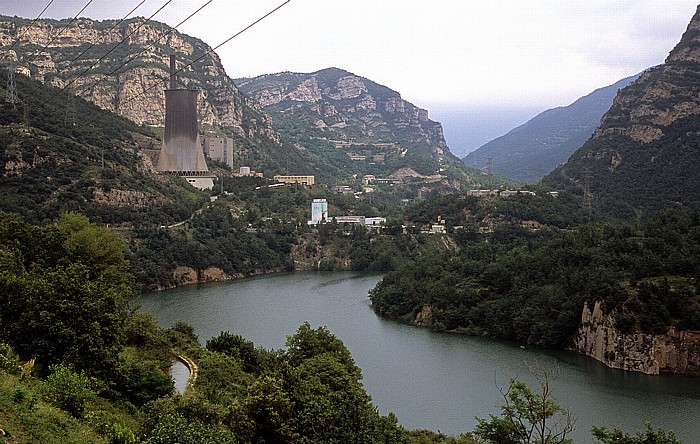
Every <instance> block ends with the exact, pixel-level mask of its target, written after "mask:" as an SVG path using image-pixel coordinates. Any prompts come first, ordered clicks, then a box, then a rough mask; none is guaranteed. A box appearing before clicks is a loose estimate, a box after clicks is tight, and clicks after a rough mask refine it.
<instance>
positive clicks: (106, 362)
mask: <svg viewBox="0 0 700 444" xmlns="http://www.w3.org/2000/svg"><path fill="white" fill-rule="evenodd" d="M0 245H1V246H0V265H2V266H1V267H0V306H2V307H3V310H1V311H0V339H2V340H4V341H6V342H8V343H9V344H10V345H12V346H13V348H14V349H15V351H16V352H17V353H18V354H19V355H20V356H21V357H22V358H23V359H29V358H32V357H36V359H37V364H38V366H40V368H41V369H43V370H46V369H48V367H49V366H50V365H52V364H57V363H61V362H65V363H66V364H69V365H72V366H73V367H74V368H75V370H76V371H81V370H85V371H89V372H91V373H92V374H101V373H102V374H106V373H105V371H108V370H110V369H113V367H114V365H115V364H116V362H117V355H118V353H119V350H120V347H121V340H122V334H121V326H122V324H123V323H124V320H125V319H126V317H127V314H128V301H129V297H130V296H131V287H130V285H129V283H130V279H131V277H130V275H129V274H128V273H127V272H126V270H127V267H128V264H127V262H126V261H125V260H124V256H123V253H122V248H123V245H122V243H121V241H120V240H119V238H118V236H117V235H115V234H114V233H111V232H109V231H108V230H106V229H104V228H99V227H96V226H94V225H92V224H90V222H89V221H88V220H87V218H85V217H84V216H80V215H77V214H71V213H68V214H63V215H61V217H60V218H59V219H58V220H57V221H56V223H55V224H53V225H49V226H46V227H41V228H39V227H31V226H28V225H27V224H24V223H21V222H18V221H17V220H16V219H13V218H12V217H8V216H6V215H0Z"/></svg>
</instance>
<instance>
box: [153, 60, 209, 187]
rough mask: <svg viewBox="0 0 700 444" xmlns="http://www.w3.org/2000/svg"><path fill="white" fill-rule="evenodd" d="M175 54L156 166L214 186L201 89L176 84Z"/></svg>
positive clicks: (171, 62)
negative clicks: (200, 116) (203, 137)
mask: <svg viewBox="0 0 700 444" xmlns="http://www.w3.org/2000/svg"><path fill="white" fill-rule="evenodd" d="M175 73H176V71H175V57H174V56H170V89H166V90H165V131H164V134H163V148H162V149H161V150H160V157H159V158H158V166H157V167H156V169H157V170H158V171H161V172H164V173H171V174H177V175H178V176H182V177H184V178H185V179H186V180H187V182H189V183H190V184H191V185H192V186H195V187H197V188H212V186H213V185H214V179H215V177H214V176H212V175H211V174H209V168H208V167H207V162H206V160H205V159H204V151H203V150H202V145H201V143H200V142H199V129H198V128H197V96H198V94H199V91H196V90H190V89H177V88H176V87H175V82H176V79H175Z"/></svg>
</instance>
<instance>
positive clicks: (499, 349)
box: [139, 272, 700, 443]
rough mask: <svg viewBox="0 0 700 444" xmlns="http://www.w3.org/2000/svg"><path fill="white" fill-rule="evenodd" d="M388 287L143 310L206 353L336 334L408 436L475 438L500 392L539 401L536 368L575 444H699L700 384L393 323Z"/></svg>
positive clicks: (297, 276)
mask: <svg viewBox="0 0 700 444" xmlns="http://www.w3.org/2000/svg"><path fill="white" fill-rule="evenodd" d="M380 279H381V275H373V274H358V273H351V272H333V273H311V272H309V273H306V272H304V273H282V274H274V275H266V276H261V277H254V278H248V279H242V280H239V281H234V282H228V283H215V284H206V285H200V286H187V287H181V288H177V289H174V290H168V291H164V292H160V293H150V294H145V295H142V296H141V297H140V299H139V302H140V303H141V310H142V311H146V312H149V313H152V314H153V315H154V316H155V318H156V319H157V320H158V322H159V323H160V324H161V325H162V326H164V327H170V326H172V325H173V324H175V323H176V322H178V321H184V322H187V323H188V324H190V325H192V326H193V327H194V328H195V330H196V332H197V334H198V336H199V339H200V342H202V343H203V344H204V343H205V342H206V340H207V339H209V338H211V337H212V336H216V335H218V334H219V333H221V332H222V331H230V332H231V333H233V334H240V335H241V336H243V337H244V338H246V339H248V340H251V341H253V342H254V343H255V345H256V346H262V347H264V348H268V349H279V348H283V347H284V342H285V340H286V337H287V336H289V335H292V334H294V333H295V332H296V330H297V328H298V327H299V325H301V324H302V323H303V322H305V321H308V322H309V323H310V324H311V326H312V327H314V328H316V327H318V326H326V327H328V329H329V330H330V331H331V332H332V333H333V334H334V335H336V336H337V337H339V338H340V339H341V340H342V341H343V342H344V343H345V345H346V347H347V348H348V349H349V350H350V352H351V353H352V356H353V358H354V359H355V362H356V363H357V365H358V366H359V367H360V368H361V369H362V374H363V380H362V383H363V384H364V386H365V388H366V390H367V392H368V393H369V394H370V395H371V396H372V400H373V402H374V404H375V405H376V406H377V407H378V408H379V411H380V412H381V413H382V414H387V413H389V412H394V413H395V414H396V415H397V417H398V418H399V422H400V423H401V424H402V425H403V426H405V427H406V428H409V429H415V428H423V429H431V430H435V431H438V430H439V431H441V432H443V433H448V434H458V433H462V432H467V431H471V430H473V429H474V426H475V425H476V420H475V419H474V418H475V417H480V418H488V415H489V414H495V415H496V414H498V413H499V409H498V406H499V405H500V401H501V399H502V397H501V394H500V393H499V391H498V386H500V387H504V386H506V385H507V382H508V378H509V377H510V376H513V377H517V378H518V379H520V380H522V381H524V382H526V383H528V384H529V385H530V386H531V387H532V388H533V389H536V387H535V383H534V380H533V378H532V377H531V376H530V375H529V374H528V371H527V367H526V365H533V364H534V365H539V366H540V367H543V368H547V369H557V371H558V376H557V378H556V379H555V380H554V381H553V383H552V384H551V387H552V391H553V393H554V397H555V399H556V401H557V402H558V403H559V404H560V405H562V406H563V407H566V408H568V409H569V410H571V411H572V412H573V414H574V416H575V417H576V430H575V432H574V433H573V434H572V435H571V437H572V438H573V440H574V442H575V443H591V442H593V439H592V437H591V434H590V430H591V427H592V426H594V425H595V426H606V427H610V428H611V427H614V426H620V427H622V428H623V430H625V431H629V432H634V431H636V430H640V429H643V428H644V422H645V421H647V420H648V421H651V423H652V425H653V426H654V427H663V428H664V429H667V430H673V431H674V432H675V433H676V435H677V437H678V438H680V439H681V440H682V441H683V442H684V443H697V442H700V378H690V377H683V376H673V375H660V376H652V375H643V374H638V373H631V372H624V371H621V370H614V369H609V368H607V367H605V366H604V365H602V364H600V363H599V362H597V361H595V360H593V359H590V358H587V357H585V356H581V355H578V354H575V353H570V352H563V351H546V350H541V349H536V348H529V347H528V348H524V349H523V348H522V347H520V346H519V345H518V344H514V343H508V342H502V341H495V340H489V339H485V338H475V337H467V336H460V335H452V334H438V333H434V332H431V331H428V330H425V329H419V328H416V327H412V326H409V325H404V324H400V323H397V322H394V321H389V320H385V319H382V318H379V317H378V316H377V315H376V314H375V313H374V311H372V308H371V307H370V302H369V298H368V297H367V292H368V291H369V290H370V289H371V288H372V287H374V285H375V284H376V283H377V282H378V281H379V280H380ZM526 363H528V364H526Z"/></svg>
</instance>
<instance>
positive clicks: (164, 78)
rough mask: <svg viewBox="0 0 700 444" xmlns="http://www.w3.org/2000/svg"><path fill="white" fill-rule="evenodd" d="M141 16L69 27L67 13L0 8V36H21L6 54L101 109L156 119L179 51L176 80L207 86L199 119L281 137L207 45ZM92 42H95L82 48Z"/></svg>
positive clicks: (142, 120)
mask: <svg viewBox="0 0 700 444" xmlns="http://www.w3.org/2000/svg"><path fill="white" fill-rule="evenodd" d="M143 20H144V19H142V18H136V19H132V20H128V21H126V22H124V23H122V24H120V25H119V26H117V27H115V28H114V29H112V27H114V25H115V23H116V21H113V20H105V21H94V20H90V19H85V18H81V19H78V20H76V21H74V22H73V23H72V24H71V25H70V26H68V27H67V28H65V29H63V28H64V27H65V26H66V25H67V23H68V22H67V21H65V20H62V21H56V20H38V21H36V22H35V23H33V24H31V22H30V21H29V20H24V19H19V18H16V17H15V18H10V17H2V16H0V44H2V45H5V44H7V45H8V46H9V45H10V44H11V43H12V42H14V41H15V39H16V38H17V37H18V36H19V37H20V38H19V41H18V43H17V44H16V45H15V46H14V48H13V49H12V51H10V52H8V53H7V54H4V56H5V57H7V58H9V59H11V60H14V62H15V63H16V64H17V66H19V67H24V68H28V69H29V72H30V73H31V76H32V77H33V78H34V79H37V80H40V81H43V82H45V83H47V84H50V85H53V86H56V87H59V88H63V87H67V90H68V91H69V92H70V93H73V94H79V95H80V96H81V97H82V98H84V99H87V100H90V101H92V102H93V103H95V104H97V105H99V106H100V107H101V108H103V109H106V110H109V111H112V112H115V113H117V114H119V115H121V116H124V117H126V118H128V119H130V120H133V121H134V122H136V123H139V124H146V125H150V126H163V119H164V116H165V98H164V93H163V90H164V89H167V88H168V87H169V78H170V76H169V58H170V55H171V54H175V55H176V57H177V59H178V61H179V63H178V68H181V69H182V72H180V73H179V74H178V81H179V85H178V86H179V87H185V88H190V89H198V90H200V91H201V93H200V95H199V111H198V112H199V119H200V123H202V124H206V125H212V126H225V127H227V128H230V129H231V130H232V131H235V132H237V133H238V134H240V135H241V136H245V137H253V138H256V137H257V138H266V139H270V140H273V141H274V142H277V143H279V135H278V134H277V132H276V131H275V130H274V129H273V127H272V121H271V119H270V117H269V116H268V115H267V114H266V113H265V112H264V111H263V110H262V108H261V106H260V105H259V104H258V103H257V102H256V101H254V100H251V99H250V98H248V97H246V96H245V95H243V94H241V93H240V91H239V90H238V88H237V87H236V85H234V83H233V82H232V81H231V79H230V78H229V77H228V75H227V74H226V72H225V70H224V68H223V66H222V64H221V61H220V59H219V57H218V56H217V55H216V53H214V52H213V51H212V49H211V48H210V47H209V46H208V45H206V44H205V43H204V42H202V41H201V40H199V39H196V38H193V37H190V36H187V35H184V34H181V33H179V32H178V31H177V30H173V29H172V28H170V27H168V26H167V25H165V24H162V23H157V22H148V23H146V24H144V23H143ZM30 24H31V26H30ZM59 32H60V34H59ZM54 37H55V39H54V40H53V41H52V39H53V38H54ZM122 41H123V43H121V42H122ZM49 42H51V44H50V46H49V47H48V48H47V49H46V50H43V51H42V47H43V46H44V45H45V44H47V43H49ZM91 44H95V46H94V47H93V48H92V49H89V50H87V52H85V54H83V55H81V53H82V52H83V51H84V50H85V49H86V48H88V46H89V45H91ZM110 51H111V52H110ZM200 57H202V59H201V60H199V61H197V62H196V63H194V64H192V65H191V66H188V65H187V64H188V63H189V62H190V61H192V60H196V59H199V58H200ZM125 62H128V63H126V64H125V65H124V66H123V67H120V65H122V64H123V63H125ZM93 65H94V66H93ZM64 100H65V99H64Z"/></svg>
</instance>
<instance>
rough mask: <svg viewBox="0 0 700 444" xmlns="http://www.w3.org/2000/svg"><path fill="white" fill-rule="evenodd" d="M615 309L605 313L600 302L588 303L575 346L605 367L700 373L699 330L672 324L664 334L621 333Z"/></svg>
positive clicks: (641, 370) (577, 349) (648, 372)
mask: <svg viewBox="0 0 700 444" xmlns="http://www.w3.org/2000/svg"><path fill="white" fill-rule="evenodd" d="M614 315H615V313H610V314H608V315H605V314H604V313H603V310H602V309H601V306H600V302H596V303H595V305H594V306H593V308H592V309H591V308H590V307H588V306H587V305H586V306H585V307H584V309H583V314H582V315H581V327H580V328H579V330H578V333H577V335H576V338H575V340H574V349H575V350H576V351H578V352H580V353H583V354H585V355H588V356H590V357H592V358H595V359H597V360H598V361H601V362H603V363H604V364H605V365H607V366H608V367H612V368H619V369H623V370H629V371H636V372H642V373H647V374H654V375H656V374H659V373H685V374H693V375H698V374H700V334H698V333H692V332H686V331H678V330H675V329H674V328H671V329H670V330H669V331H668V332H667V333H666V334H662V335H655V334H646V333H641V332H631V333H622V332H620V331H619V330H617V329H616V328H615V316H614Z"/></svg>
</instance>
